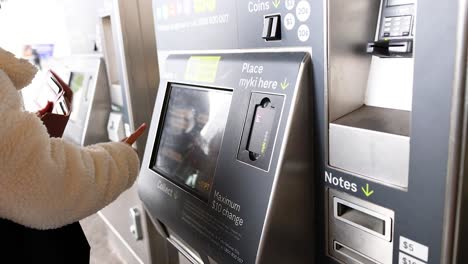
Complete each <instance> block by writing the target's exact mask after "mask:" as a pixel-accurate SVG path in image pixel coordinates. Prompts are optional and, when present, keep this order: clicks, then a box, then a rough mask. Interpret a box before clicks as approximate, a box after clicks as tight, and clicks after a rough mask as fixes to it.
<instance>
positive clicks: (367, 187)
mask: <svg viewBox="0 0 468 264" xmlns="http://www.w3.org/2000/svg"><path fill="white" fill-rule="evenodd" d="M361 189H362V192H363V193H364V194H365V195H366V196H367V197H369V196H371V195H372V194H373V193H374V191H373V190H369V184H366V189H364V187H361Z"/></svg>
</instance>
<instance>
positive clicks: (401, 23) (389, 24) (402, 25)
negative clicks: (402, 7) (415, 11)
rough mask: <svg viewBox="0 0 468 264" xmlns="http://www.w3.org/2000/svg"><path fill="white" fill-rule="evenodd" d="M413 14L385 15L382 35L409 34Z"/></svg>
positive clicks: (401, 35) (396, 35)
mask: <svg viewBox="0 0 468 264" xmlns="http://www.w3.org/2000/svg"><path fill="white" fill-rule="evenodd" d="M412 18H413V16H394V17H385V20H384V23H385V24H384V30H383V37H406V36H409V35H410V31H411V22H412Z"/></svg>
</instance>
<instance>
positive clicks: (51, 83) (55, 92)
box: [36, 72, 70, 115]
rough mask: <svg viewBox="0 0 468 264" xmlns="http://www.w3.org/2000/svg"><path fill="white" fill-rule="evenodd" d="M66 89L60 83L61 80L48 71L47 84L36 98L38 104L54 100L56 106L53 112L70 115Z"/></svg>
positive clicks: (42, 104) (41, 104)
mask: <svg viewBox="0 0 468 264" xmlns="http://www.w3.org/2000/svg"><path fill="white" fill-rule="evenodd" d="M64 95H65V91H64V89H63V87H62V86H61V85H60V82H59V81H58V80H57V79H56V78H55V76H54V75H53V74H52V73H51V72H48V73H47V76H46V84H45V85H44V87H43V89H41V92H40V94H39V96H38V99H37V100H36V102H37V104H38V105H39V106H41V107H43V106H44V105H46V104H47V102H52V103H53V104H54V108H53V109H52V113H54V114H59V115H68V114H70V108H69V106H68V103H67V101H66V99H65V96H64Z"/></svg>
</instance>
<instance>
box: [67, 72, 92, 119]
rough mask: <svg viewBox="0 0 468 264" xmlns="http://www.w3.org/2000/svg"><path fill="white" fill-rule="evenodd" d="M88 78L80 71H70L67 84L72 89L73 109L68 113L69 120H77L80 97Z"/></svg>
mask: <svg viewBox="0 0 468 264" xmlns="http://www.w3.org/2000/svg"><path fill="white" fill-rule="evenodd" d="M88 79H89V77H88V78H87V76H86V74H84V73H80V72H72V73H71V75H70V81H69V86H70V89H71V90H72V91H73V111H72V112H71V114H70V120H72V121H78V117H79V113H80V107H81V104H80V102H81V98H82V97H83V93H84V92H85V89H84V88H85V86H86V85H88V83H87V82H86V81H87V80H88Z"/></svg>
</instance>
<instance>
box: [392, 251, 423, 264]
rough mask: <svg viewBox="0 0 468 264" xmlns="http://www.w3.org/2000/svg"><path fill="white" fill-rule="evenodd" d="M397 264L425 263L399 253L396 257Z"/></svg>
mask: <svg viewBox="0 0 468 264" xmlns="http://www.w3.org/2000/svg"><path fill="white" fill-rule="evenodd" d="M398 264H426V262H422V261H420V260H418V259H415V258H413V257H410V256H408V255H406V254H405V253H402V252H400V255H399V257H398Z"/></svg>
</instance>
